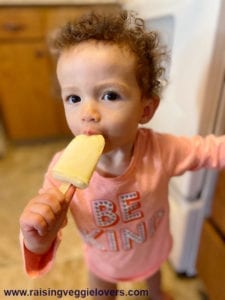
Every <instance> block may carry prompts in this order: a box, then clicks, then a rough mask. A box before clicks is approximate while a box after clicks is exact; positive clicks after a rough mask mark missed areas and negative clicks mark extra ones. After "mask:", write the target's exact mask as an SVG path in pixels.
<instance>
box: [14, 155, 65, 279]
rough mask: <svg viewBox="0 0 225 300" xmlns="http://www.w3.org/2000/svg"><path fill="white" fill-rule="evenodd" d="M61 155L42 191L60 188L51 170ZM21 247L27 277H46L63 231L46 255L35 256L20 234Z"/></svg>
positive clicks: (46, 178)
mask: <svg viewBox="0 0 225 300" xmlns="http://www.w3.org/2000/svg"><path fill="white" fill-rule="evenodd" d="M59 155H60V153H57V154H56V155H55V156H54V157H53V159H52V161H51V163H50V164H49V167H48V170H47V172H46V174H45V178H44V182H43V186H42V188H41V189H40V190H42V191H43V190H45V189H48V188H51V187H52V186H59V184H60V183H59V182H57V181H55V180H54V179H53V178H52V177H51V175H50V173H51V172H50V170H51V169H52V166H53V165H54V164H55V163H56V161H57V159H58V157H59ZM19 239H20V247H21V252H22V257H23V263H24V269H25V272H26V273H27V275H28V276H29V277H31V278H36V277H38V276H41V275H44V274H45V273H47V272H48V271H49V270H50V269H51V267H52V265H53V262H54V258H55V255H56V251H57V248H58V247H59V244H60V241H61V239H62V230H60V231H59V232H58V235H57V237H56V239H55V241H54V243H53V244H52V246H51V248H50V249H49V250H48V252H46V253H45V254H41V255H40V254H35V253H32V252H31V251H29V250H28V249H27V248H26V247H25V245H24V242H23V235H22V233H21V232H20V237H19Z"/></svg>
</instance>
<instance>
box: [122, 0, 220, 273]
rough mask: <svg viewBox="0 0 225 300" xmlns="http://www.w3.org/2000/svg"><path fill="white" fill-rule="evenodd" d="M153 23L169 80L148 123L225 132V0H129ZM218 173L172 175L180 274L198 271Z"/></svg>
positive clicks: (190, 131)
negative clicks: (165, 53)
mask: <svg viewBox="0 0 225 300" xmlns="http://www.w3.org/2000/svg"><path fill="white" fill-rule="evenodd" d="M123 5H124V7H125V8H127V9H131V10H134V11H137V12H138V13H139V15H140V16H141V17H143V18H144V19H145V21H146V24H147V26H148V27H149V28H152V29H156V30H158V31H160V32H161V35H162V40H163V42H165V44H167V45H168V48H169V50H170V52H171V61H170V64H169V68H168V71H167V74H166V76H167V78H168V85H167V87H166V89H165V92H164V93H163V95H162V101H161V105H160V108H159V109H158V111H157V113H156V115H155V116H154V118H153V120H151V121H150V123H149V124H148V125H147V126H149V127H151V128H153V129H155V130H157V131H161V132H168V133H172V134H176V135H186V136H193V135H196V134H201V135H206V134H209V133H215V134H225V80H224V76H225V0H213V1H212V0H197V1H196V0H130V1H123ZM216 177H217V172H215V171H206V170H201V171H198V172H187V173H186V174H185V175H183V176H181V177H176V178H174V179H172V180H171V184H170V194H169V201H170V207H171V231H172V235H173V239H174V246H173V249H172V252H171V255H170V258H169V260H170V262H171V264H172V265H173V267H174V269H175V270H176V272H178V273H184V274H186V275H187V276H192V275H195V274H196V268H195V263H196V257H197V252H198V245H199V239H200V234H201V227H202V222H203V219H204V218H205V217H206V216H207V215H209V214H210V207H211V200H212V195H213V191H214V185H215V182H216Z"/></svg>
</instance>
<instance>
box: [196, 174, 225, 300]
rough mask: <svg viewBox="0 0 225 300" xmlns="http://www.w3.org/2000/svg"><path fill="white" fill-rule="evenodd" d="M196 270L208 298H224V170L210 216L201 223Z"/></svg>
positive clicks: (219, 179) (222, 299) (215, 299)
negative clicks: (204, 286)
mask: <svg viewBox="0 0 225 300" xmlns="http://www.w3.org/2000/svg"><path fill="white" fill-rule="evenodd" d="M197 270H198V272H199V276H200V277H201V278H202V280H203V282H204V283H205V285H206V288H207V292H208V295H209V298H210V300H225V170H223V171H221V173H220V175H219V178H218V181H217V186H216V190H215V195H214V200H213V205H212V214H211V217H210V218H209V219H207V220H206V221H205V222H204V224H203V230H202V236H201V241H200V247H199V253H198V259H197Z"/></svg>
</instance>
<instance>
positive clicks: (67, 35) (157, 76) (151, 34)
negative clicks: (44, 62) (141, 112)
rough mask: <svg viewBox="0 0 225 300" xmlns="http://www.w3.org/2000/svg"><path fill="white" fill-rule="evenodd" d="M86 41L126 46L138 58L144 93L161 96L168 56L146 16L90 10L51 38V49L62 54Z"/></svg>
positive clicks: (138, 73) (57, 53)
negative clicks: (147, 23)
mask: <svg viewBox="0 0 225 300" xmlns="http://www.w3.org/2000/svg"><path fill="white" fill-rule="evenodd" d="M87 40H97V41H104V42H107V43H113V44H117V45H119V46H122V47H126V48H127V49H128V50H129V51H131V52H132V53H133V54H134V55H135V57H136V78H137V82H138V85H139V87H140V89H141V91H142V94H143V95H144V96H146V97H148V98H151V97H153V96H156V95H159V93H160V91H161V88H162V86H161V78H162V76H163V74H164V71H165V69H164V67H163V65H162V62H163V61H164V58H167V53H166V50H165V48H164V47H162V46H161V45H160V43H159V35H158V33H157V32H155V31H146V30H145V24H144V21H143V19H141V18H138V17H136V15H135V13H134V12H128V11H126V10H121V11H119V12H118V11H117V12H116V13H111V14H102V13H97V12H91V13H89V14H87V15H83V16H82V17H81V18H80V19H78V20H77V19H76V20H73V21H70V22H68V23H67V24H65V25H64V26H63V27H61V28H60V29H59V30H58V32H57V33H56V34H55V36H54V38H53V39H52V40H51V49H52V50H53V52H54V53H55V54H56V55H57V56H59V55H60V53H61V52H62V51H63V50H64V49H66V48H69V47H71V46H74V45H76V44H79V43H81V42H82V41H87Z"/></svg>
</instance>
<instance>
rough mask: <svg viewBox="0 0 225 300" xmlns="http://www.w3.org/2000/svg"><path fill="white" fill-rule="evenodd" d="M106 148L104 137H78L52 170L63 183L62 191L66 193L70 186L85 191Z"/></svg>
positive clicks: (54, 175)
mask: <svg viewBox="0 0 225 300" xmlns="http://www.w3.org/2000/svg"><path fill="white" fill-rule="evenodd" d="M104 146H105V140H104V137H103V136H102V135H83V134H81V135H78V136H76V137H75V138H74V139H73V140H72V141H71V142H70V143H69V145H68V146H67V147H66V148H65V150H64V152H63V153H62V155H61V157H60V158H59V160H58V161H57V163H56V164H55V166H54V167H53V169H52V176H53V177H54V178H55V179H57V180H60V181H62V182H63V184H62V186H61V187H60V190H61V191H62V192H64V193H65V192H66V190H67V189H68V187H69V186H70V184H72V185H74V186H76V187H78V188H80V189H84V188H86V187H87V186H88V184H89V181H90V179H91V176H92V174H93V172H94V170H95V168H96V165H97V163H98V160H99V158H100V156H101V154H102V151H103V149H104Z"/></svg>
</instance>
